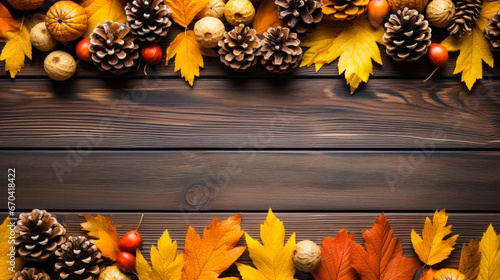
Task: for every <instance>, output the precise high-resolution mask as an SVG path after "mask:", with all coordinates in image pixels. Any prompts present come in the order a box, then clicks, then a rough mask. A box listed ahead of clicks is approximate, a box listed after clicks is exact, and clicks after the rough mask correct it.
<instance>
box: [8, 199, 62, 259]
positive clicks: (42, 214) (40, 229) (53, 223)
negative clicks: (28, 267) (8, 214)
mask: <svg viewBox="0 0 500 280" xmlns="http://www.w3.org/2000/svg"><path fill="white" fill-rule="evenodd" d="M15 231H16V233H17V234H19V236H18V237H16V239H15V245H16V247H17V252H18V254H19V256H21V257H22V258H23V259H25V260H28V261H35V262H41V261H45V260H47V259H48V258H49V257H50V256H52V254H54V252H55V251H56V250H57V248H58V247H59V246H60V245H61V244H63V243H64V242H66V237H65V234H66V229H65V228H64V227H63V226H62V225H61V224H59V223H58V222H57V219H56V218H55V217H53V216H52V215H51V214H50V213H47V211H45V210H38V209H35V210H33V211H32V212H31V213H23V214H21V215H19V220H18V221H17V225H16V229H15Z"/></svg>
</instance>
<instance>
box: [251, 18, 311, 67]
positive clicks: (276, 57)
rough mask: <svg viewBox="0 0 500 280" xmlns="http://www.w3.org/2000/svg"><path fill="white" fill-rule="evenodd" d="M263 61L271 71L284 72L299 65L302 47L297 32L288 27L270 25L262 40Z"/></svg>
mask: <svg viewBox="0 0 500 280" xmlns="http://www.w3.org/2000/svg"><path fill="white" fill-rule="evenodd" d="M261 51H262V59H261V60H260V61H261V63H262V64H263V65H264V66H266V69H267V70H268V71H269V72H271V73H277V74H283V73H287V72H290V71H292V70H293V69H295V68H297V67H299V65H300V61H301V60H302V48H301V47H300V40H299V39H297V33H295V32H291V31H290V29H289V28H287V27H281V26H278V27H276V28H273V27H270V28H269V29H268V30H267V31H266V32H264V39H263V40H262V42H261Z"/></svg>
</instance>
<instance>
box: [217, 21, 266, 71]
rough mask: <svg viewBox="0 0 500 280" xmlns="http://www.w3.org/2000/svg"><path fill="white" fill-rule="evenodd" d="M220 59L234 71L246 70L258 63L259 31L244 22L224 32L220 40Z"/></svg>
mask: <svg viewBox="0 0 500 280" xmlns="http://www.w3.org/2000/svg"><path fill="white" fill-rule="evenodd" d="M219 47H220V49H219V55H220V60H221V61H222V62H223V63H224V64H226V65H227V66H229V67H231V68H233V70H234V71H237V72H240V71H245V70H246V69H248V68H249V67H250V66H253V65H255V64H256V63H257V56H260V54H261V52H260V40H259V38H258V37H257V31H255V29H250V27H248V26H247V27H245V26H244V25H243V24H240V25H238V26H236V27H235V28H234V29H233V30H231V31H229V32H226V33H224V39H222V40H220V41H219Z"/></svg>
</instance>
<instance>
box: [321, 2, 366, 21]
mask: <svg viewBox="0 0 500 280" xmlns="http://www.w3.org/2000/svg"><path fill="white" fill-rule="evenodd" d="M368 3H370V0H324V1H323V6H322V9H323V13H324V14H325V15H331V16H328V18H329V19H333V20H351V19H354V18H356V17H358V16H359V15H361V14H363V13H364V12H366V10H367V9H368Z"/></svg>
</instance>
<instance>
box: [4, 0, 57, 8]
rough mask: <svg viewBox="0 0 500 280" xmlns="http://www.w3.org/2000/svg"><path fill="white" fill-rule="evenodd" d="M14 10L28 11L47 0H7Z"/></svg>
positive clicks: (38, 6)
mask: <svg viewBox="0 0 500 280" xmlns="http://www.w3.org/2000/svg"><path fill="white" fill-rule="evenodd" d="M7 2H9V4H10V5H11V6H12V7H13V8H14V9H16V10H22V11H30V10H35V9H38V8H40V7H41V6H43V4H45V2H47V0H7Z"/></svg>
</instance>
